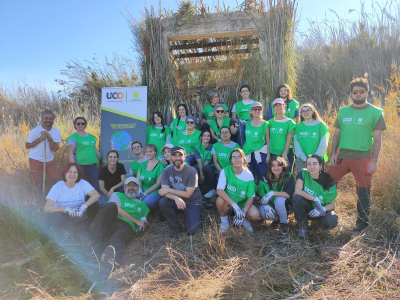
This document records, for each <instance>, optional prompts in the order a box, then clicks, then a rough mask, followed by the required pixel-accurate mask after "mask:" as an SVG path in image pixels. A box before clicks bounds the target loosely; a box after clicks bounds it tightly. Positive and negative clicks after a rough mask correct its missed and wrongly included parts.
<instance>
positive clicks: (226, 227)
mask: <svg viewBox="0 0 400 300" xmlns="http://www.w3.org/2000/svg"><path fill="white" fill-rule="evenodd" d="M229 227H231V224H230V223H229V222H228V223H224V222H221V230H220V232H221V233H225V232H227V231H228V230H229Z"/></svg>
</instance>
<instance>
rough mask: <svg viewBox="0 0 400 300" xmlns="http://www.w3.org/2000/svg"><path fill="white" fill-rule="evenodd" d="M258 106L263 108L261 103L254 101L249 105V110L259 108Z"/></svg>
mask: <svg viewBox="0 0 400 300" xmlns="http://www.w3.org/2000/svg"><path fill="white" fill-rule="evenodd" d="M259 106H261V107H263V105H262V104H261V102H258V101H254V102H253V103H252V104H251V108H254V107H259Z"/></svg>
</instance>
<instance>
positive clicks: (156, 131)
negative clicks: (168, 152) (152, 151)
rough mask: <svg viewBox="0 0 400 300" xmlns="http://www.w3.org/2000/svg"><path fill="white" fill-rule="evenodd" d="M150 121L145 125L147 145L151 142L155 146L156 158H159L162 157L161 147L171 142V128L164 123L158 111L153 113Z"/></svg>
mask: <svg viewBox="0 0 400 300" xmlns="http://www.w3.org/2000/svg"><path fill="white" fill-rule="evenodd" d="M151 123H152V125H149V126H147V129H146V139H147V140H146V141H147V145H149V144H153V145H155V146H156V147H157V149H158V152H157V153H156V154H157V156H158V159H159V160H161V159H163V158H164V155H163V152H162V151H161V148H162V147H163V146H164V145H165V144H169V143H170V142H171V128H169V127H168V126H166V125H165V124H164V117H163V115H162V113H161V112H159V111H156V112H154V113H153V117H152V119H151Z"/></svg>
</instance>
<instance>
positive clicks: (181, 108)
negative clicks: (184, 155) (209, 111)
mask: <svg viewBox="0 0 400 300" xmlns="http://www.w3.org/2000/svg"><path fill="white" fill-rule="evenodd" d="M187 116H189V109H188V107H187V105H186V104H184V103H181V104H179V105H178V117H177V118H175V119H173V120H172V122H171V125H170V127H171V130H172V140H171V144H172V145H176V141H177V140H176V139H177V135H178V134H179V133H182V132H183V131H185V130H186V117H187Z"/></svg>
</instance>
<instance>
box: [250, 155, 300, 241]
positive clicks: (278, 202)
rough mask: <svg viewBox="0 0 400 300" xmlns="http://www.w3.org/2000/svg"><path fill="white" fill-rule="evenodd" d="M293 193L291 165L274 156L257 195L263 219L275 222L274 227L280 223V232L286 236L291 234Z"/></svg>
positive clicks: (260, 183) (259, 185)
mask: <svg viewBox="0 0 400 300" xmlns="http://www.w3.org/2000/svg"><path fill="white" fill-rule="evenodd" d="M293 192H294V177H293V175H292V174H291V173H290V172H289V165H288V164H287V162H286V160H285V159H283V158H282V157H280V156H274V157H273V158H272V159H271V160H270V161H269V163H268V166H267V170H266V171H265V173H264V176H263V177H262V178H261V180H260V182H259V184H258V188H257V194H259V195H260V196H261V205H260V207H259V210H260V215H261V218H263V219H264V220H274V221H273V222H272V225H278V224H279V223H280V227H279V232H280V233H282V234H285V235H286V234H288V233H289V226H288V225H287V221H288V212H289V209H288V208H289V205H291V200H290V198H291V197H292V195H293ZM275 211H276V212H277V213H278V215H279V221H278V220H275Z"/></svg>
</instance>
